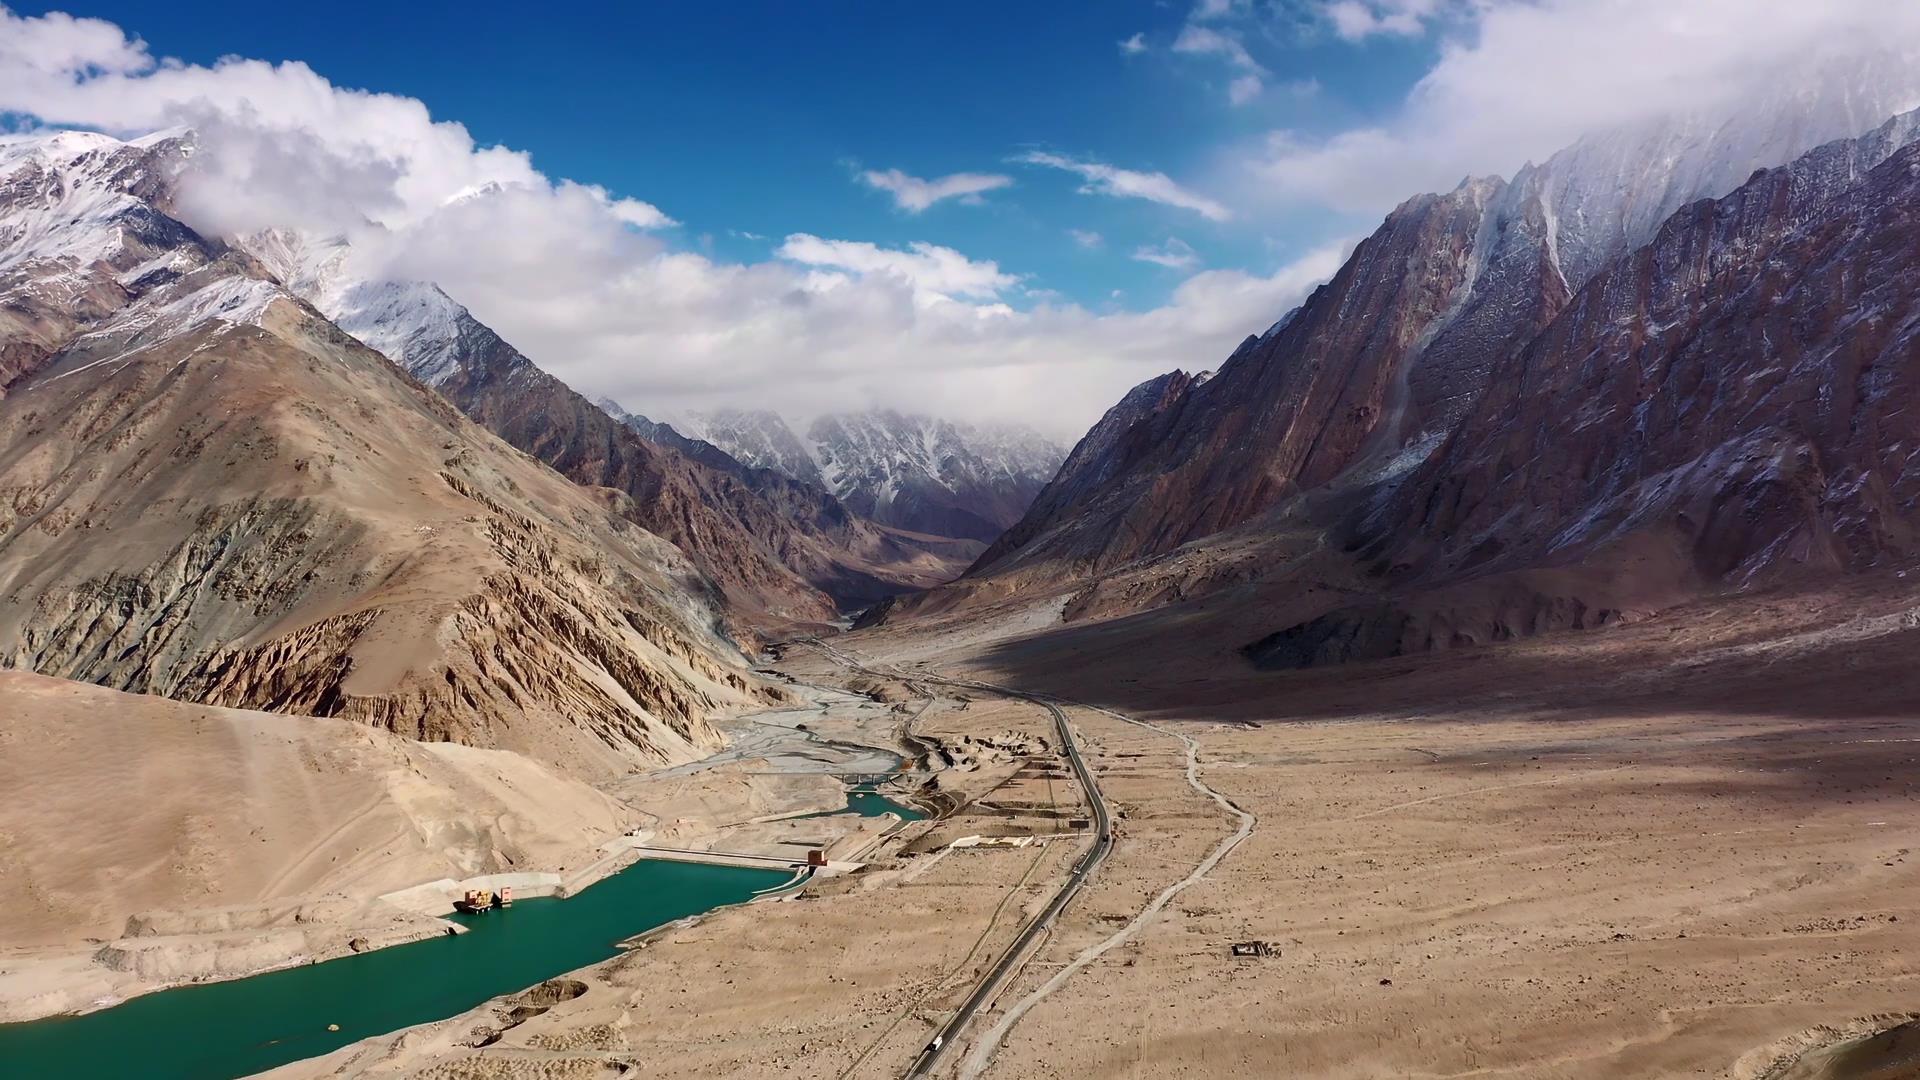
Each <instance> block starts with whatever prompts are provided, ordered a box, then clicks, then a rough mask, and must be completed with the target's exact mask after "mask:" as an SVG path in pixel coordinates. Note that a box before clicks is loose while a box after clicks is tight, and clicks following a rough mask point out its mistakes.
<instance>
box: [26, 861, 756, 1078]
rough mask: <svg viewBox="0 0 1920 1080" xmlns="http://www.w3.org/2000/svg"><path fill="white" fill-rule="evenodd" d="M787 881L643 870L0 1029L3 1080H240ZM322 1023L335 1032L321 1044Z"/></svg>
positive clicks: (590, 957) (675, 867) (542, 974)
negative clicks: (278, 967)
mask: <svg viewBox="0 0 1920 1080" xmlns="http://www.w3.org/2000/svg"><path fill="white" fill-rule="evenodd" d="M790 876H791V875H789V874H787V873H784V872H781V871H778V870H749V869H744V868H739V867H732V866H706V865H700V864H694V863H677V862H663V861H659V860H643V861H641V862H638V863H635V864H634V865H633V866H631V867H628V868H627V869H625V870H623V871H621V872H620V873H618V874H615V875H613V876H612V877H609V878H607V879H606V880H604V881H601V882H599V883H598V884H596V885H593V886H591V887H589V888H587V889H586V890H584V891H582V892H581V893H579V894H578V895H575V896H573V897H570V898H568V899H565V900H554V899H540V900H520V901H516V902H515V903H514V905H513V907H512V908H509V909H507V910H504V911H495V912H488V913H487V914H484V915H471V916H468V915H455V916H450V917H449V918H450V919H451V920H452V921H455V922H460V923H464V924H465V925H466V926H468V927H469V929H468V931H467V933H464V934H461V935H459V936H457V937H456V936H448V937H439V938H430V939H428V940H425V941H416V942H413V943H412V944H408V945H398V946H395V947H393V948H390V949H380V950H376V951H374V952H370V953H363V954H361V955H358V956H348V957H343V958H341V959H338V960H329V961H327V962H325V963H321V964H309V965H306V966H304V967H296V968H288V969H286V970H283V971H275V972H269V973H267V974H265V975H255V976H252V977H250V978H245V979H236V980H232V981H229V982H219V983H207V984H205V985H200V986H187V987H181V988H178V989H174V990H163V991H161V992H159V993H155V994H146V995H144V996H141V997H137V998H134V999H132V1000H131V1001H128V1002H126V1003H124V1004H121V1005H117V1006H115V1007H113V1008H111V1009H106V1010H103V1011H101V1012H96V1013H89V1014H87V1015H85V1016H69V1017H54V1018H52V1019H48V1020H36V1021H33V1022H31V1023H26V1024H4V1025H0V1077H9V1078H11V1077H23V1078H24V1077H43V1076H44V1077H52V1076H59V1077H101V1078H105V1077H114V1078H121V1077H141V1078H149V1080H218V1078H225V1077H235V1076H244V1075H247V1074H249V1073H254V1072H259V1071H261V1070H263V1069H270V1068H273V1067H274V1066H276V1065H284V1064H286V1063H287V1062H289V1061H298V1060H300V1059H301V1058H308V1057H315V1056H317V1055H320V1054H325V1053H328V1052H329V1051H332V1050H335V1049H338V1048H339V1047H342V1046H345V1045H347V1044H348V1043H350V1042H354V1041H357V1040H359V1039H364V1038H366V1037H368V1036H370V1035H379V1034H383V1033H385V1032H389V1031H394V1030H396V1029H399V1028H403V1027H408V1026H411V1025H413V1024H424V1023H427V1022H429V1021H434V1020H442V1019H445V1018H446V1017H449V1016H454V1015H457V1014H459V1013H462V1012H465V1011H466V1010H468V1009H471V1008H473V1007H474V1006H476V1005H478V1004H480V1003H481V1002H483V1001H486V1000H487V999H488V998H492V997H496V996H498V995H500V994H506V993H512V992H515V991H519V990H523V989H526V988H527V987H530V986H533V985H535V984H537V983H539V982H541V981H542V980H545V979H549V978H552V977H553V976H555V975H559V974H562V973H564V972H568V971H572V970H574V969H576V968H581V967H585V966H586V965H588V964H592V963H596V962H598V961H601V960H605V959H607V958H609V957H611V956H613V955H615V954H616V953H617V952H618V951H619V949H618V948H617V945H618V943H619V942H621V941H623V940H625V939H627V938H630V937H632V936H633V935H635V934H637V933H640V932H641V931H644V930H650V929H652V928H654V927H656V926H660V925H663V924H665V923H669V922H672V921H673V920H675V919H679V918H683V917H685V916H688V915H694V914H698V913H699V912H703V911H710V910H712V909H713V908H716V907H720V906H723V905H726V904H734V903H739V902H741V901H743V900H747V899H749V898H750V897H752V895H753V894H754V893H755V892H758V891H760V890H763V889H768V888H771V887H773V886H775V885H778V884H780V883H781V882H783V881H785V880H787V879H788V878H789V877H790ZM329 1024H338V1025H339V1027H340V1030H338V1031H328V1030H327V1025H329Z"/></svg>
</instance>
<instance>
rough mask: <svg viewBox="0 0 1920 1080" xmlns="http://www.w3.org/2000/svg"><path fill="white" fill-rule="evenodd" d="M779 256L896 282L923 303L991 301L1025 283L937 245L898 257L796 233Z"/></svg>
mask: <svg viewBox="0 0 1920 1080" xmlns="http://www.w3.org/2000/svg"><path fill="white" fill-rule="evenodd" d="M775 254H776V255H778V256H780V257H781V258H783V259H787V260H789V261H791V262H797V263H802V264H804V265H807V266H824V267H828V268H831V269H835V270H847V271H851V272H853V273H855V274H860V275H883V276H888V277H892V278H894V279H896V280H898V281H900V282H902V283H904V284H906V285H907V286H909V287H910V288H912V289H913V291H914V293H915V294H916V295H917V296H919V297H921V298H923V299H924V300H952V299H953V298H955V297H966V298H969V299H975V300H981V299H991V298H994V297H997V296H999V295H1000V293H1001V292H1003V291H1005V290H1006V289H1008V288H1011V287H1012V286H1013V285H1015V284H1017V283H1018V282H1019V280H1020V279H1019V278H1017V277H1015V276H1013V275H1012V274H1006V273H1002V272H1001V270H1000V267H999V265H998V264H996V263H992V262H975V261H973V260H972V259H969V258H967V257H966V256H965V255H962V254H960V253H959V252H957V251H955V250H953V249H952V248H947V247H940V246H939V245H937V244H926V243H916V244H912V245H910V246H909V248H908V250H906V251H899V250H895V249H892V248H883V247H880V246H878V245H876V244H869V243H867V242H865V241H862V240H822V239H821V238H819V237H817V236H810V235H808V234H806V233H795V234H793V235H792V236H789V237H787V239H786V242H785V243H783V244H781V245H780V250H779V251H777V252H775Z"/></svg>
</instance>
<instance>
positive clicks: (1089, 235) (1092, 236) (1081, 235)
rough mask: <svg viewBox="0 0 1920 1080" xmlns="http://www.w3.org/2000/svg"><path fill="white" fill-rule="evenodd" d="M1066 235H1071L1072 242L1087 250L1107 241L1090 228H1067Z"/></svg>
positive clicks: (1098, 246)
mask: <svg viewBox="0 0 1920 1080" xmlns="http://www.w3.org/2000/svg"><path fill="white" fill-rule="evenodd" d="M1067 235H1068V236H1071V237H1073V242H1074V243H1076V244H1079V245H1080V246H1081V247H1083V248H1086V249H1087V250H1088V251H1093V250H1096V249H1098V248H1100V247H1102V246H1103V245H1105V244H1106V242H1107V240H1106V238H1105V237H1103V236H1101V235H1100V234H1099V233H1097V232H1094V231H1093V230H1091V229H1068V230H1067Z"/></svg>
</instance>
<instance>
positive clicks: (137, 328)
mask: <svg viewBox="0 0 1920 1080" xmlns="http://www.w3.org/2000/svg"><path fill="white" fill-rule="evenodd" d="M4 145H5V152H6V155H7V156H6V158H5V159H4V160H5V162H6V172H4V173H0V222H4V224H0V236H3V237H5V238H6V240H5V242H6V247H5V249H4V250H3V251H0V265H4V266H5V267H7V270H8V273H9V275H10V276H9V278H8V284H7V288H8V291H7V293H6V294H5V303H4V311H5V312H6V317H7V318H8V319H9V320H10V321H9V323H8V325H7V340H8V341H10V342H17V341H21V340H25V339H26V334H27V333H28V332H30V333H31V334H32V335H33V337H32V341H33V342H34V346H33V351H32V352H25V351H19V352H16V353H15V354H14V355H16V356H31V355H34V354H36V353H37V354H38V355H39V359H38V360H35V361H32V362H30V363H26V364H22V365H20V366H19V368H18V372H17V374H16V376H15V377H14V379H13V382H12V385H11V386H10V388H9V389H8V392H7V396H6V397H5V398H4V399H0V665H4V666H8V667H15V668H22V669H28V670H33V671H38V672H41V673H44V674H49V675H55V676H59V677H64V678H72V679H79V680H83V681H88V682H96V683H100V684H102V685H106V686H110V687H113V688H116V689H123V690H131V691H136V692H142V693H154V694H161V695H165V696H168V697H174V698H179V699H182V700H187V701H195V702H202V703H207V704H215V705H226V706H234V707H243V708H257V709H267V710H273V711H282V712H295V713H302V714H309V715H318V716H340V717H345V718H351V719H357V720H362V721H365V722H367V723H371V724H374V725H376V726H380V727H385V728H388V729H390V730H393V731H396V732H399V733H402V734H406V735H409V736H413V737H417V738H425V739H432V740H451V741H458V742H464V743H468V744H471V745H475V746H488V747H493V746H497V747H502V748H507V749H515V750H520V751H523V752H526V753H528V754H531V755H533V756H535V757H539V758H542V759H544V760H547V761H552V762H556V763H559V764H561V765H563V766H566V767H568V768H573V769H578V770H581V771H582V772H584V773H585V774H589V775H592V774H606V773H618V772H624V771H627V770H628V769H631V768H634V767H638V766H642V765H648V764H655V763H659V762H664V761H673V760H682V759H685V758H688V757H691V756H697V755H698V754H699V753H701V752H703V751H704V750H705V749H706V748H708V747H711V746H713V745H714V744H715V743H716V741H717V736H716V735H715V733H714V731H713V729H712V728H711V727H710V726H709V725H708V722H707V717H708V716H709V715H710V714H711V713H712V712H713V711H714V710H715V709H718V708H721V707H725V706H729V705H735V704H741V703H744V702H747V701H751V700H755V699H758V698H761V697H763V696H764V695H765V694H766V693H769V691H766V690H764V689H763V688H762V687H761V686H760V684H759V683H758V682H757V681H756V680H755V679H754V678H753V676H751V674H750V673H749V672H748V671H747V670H746V668H745V666H744V661H743V658H742V657H741V656H740V655H739V652H738V650H737V649H736V648H735V647H734V646H733V644H732V643H731V642H729V641H727V640H726V639H725V638H724V637H723V636H721V634H720V632H719V630H718V626H719V619H718V617H717V614H716V612H715V610H714V609H713V607H712V606H711V604H710V602H709V600H710V598H709V596H708V594H707V586H706V585H705V584H704V582H703V579H702V578H701V576H700V575H699V574H698V572H697V571H696V570H695V569H694V568H693V567H692V566H691V565H689V564H688V562H687V561H686V559H685V558H684V557H683V556H682V555H681V554H680V553H679V552H678V551H677V550H675V549H674V547H673V546H672V545H670V544H668V543H666V542H664V541H662V540H660V539H659V538H657V537H655V536H653V535H651V534H649V533H647V532H646V531H644V530H643V529H641V528H639V527H638V526H636V525H634V524H632V523H631V521H630V520H629V518H630V517H631V516H632V514H631V511H630V510H628V509H627V507H628V504H629V502H630V500H629V499H628V498H627V497H626V496H623V495H621V494H619V493H615V492H610V491H605V490H601V491H593V490H589V489H584V488H580V487H578V486H576V485H574V484H572V483H570V482H568V481H567V480H565V479H564V478H563V477H561V476H559V475H557V474H556V473H554V472H553V471H552V470H550V469H548V468H547V467H545V466H544V465H541V464H539V463H538V462H535V461H533V460H532V459H530V458H528V457H526V456H525V455H523V454H521V453H519V452H518V451H516V450H514V449H512V448H511V447H509V446H507V445H506V444H505V443H503V442H501V441H500V440H499V439H498V438H497V437H495V436H494V435H492V434H490V433H488V432H486V431H485V430H483V429H481V428H479V427H477V426H476V425H474V424H473V423H471V422H469V421H468V420H466V419H465V418H464V417H462V416H461V415H460V414H459V413H458V412H457V411H456V410H454V409H453V408H452V407H450V406H449V405H448V404H447V403H446V402H445V401H444V400H443V399H441V398H440V397H439V396H437V395H435V394H434V393H433V392H431V391H430V390H427V389H426V388H425V387H423V386H421V385H420V384H419V383H418V382H417V381H415V380H413V379H412V378H410V377H409V376H408V375H406V374H405V373H404V372H402V371H400V370H399V369H398V368H396V367H394V366H393V365H392V364H391V363H390V362H389V361H388V360H387V359H386V358H384V357H383V356H381V355H380V354H378V353H376V352H374V351H373V350H371V349H369V348H367V347H365V346H364V345H362V344H361V343H359V342H358V341H356V340H355V339H354V338H353V337H351V336H349V335H347V334H346V333H344V332H342V331H341V330H340V329H339V328H337V327H335V326H334V325H333V324H331V323H329V322H328V321H326V320H325V319H324V318H322V317H321V316H320V315H319V313H317V312H316V311H314V310H313V309H312V308H311V307H309V306H307V305H306V304H304V303H303V302H301V301H300V300H299V299H297V298H295V297H294V296H292V295H290V294H289V293H287V292H286V291H285V290H284V289H282V288H281V287H280V286H279V285H278V284H277V283H275V282H274V281H273V280H272V279H271V278H270V277H269V276H268V274H267V272H266V271H265V270H264V269H263V268H262V267H261V266H260V265H259V264H258V263H256V262H255V261H254V260H252V259H251V258H249V257H248V256H246V255H244V254H241V253H239V252H235V251H232V250H229V249H227V248H225V247H224V246H223V245H221V244H219V243H218V242H216V241H209V240H206V239H204V238H202V237H200V236H198V235H197V234H195V233H194V232H193V231H192V230H191V229H188V228H187V227H186V226H184V225H182V224H180V223H179V222H177V221H174V220H172V219H171V218H168V217H167V216H166V215H165V213H164V212H163V211H162V210H161V209H160V208H159V207H158V206H156V205H154V204H153V203H150V202H147V201H146V200H145V197H144V195H143V194H142V193H143V192H146V191H147V190H149V189H148V187H147V183H148V180H149V178H150V177H151V176H152V175H153V174H154V172H155V171H157V170H159V169H162V168H163V167H164V165H165V162H164V161H163V160H157V158H158V156H159V155H165V154H169V153H174V152H178V145H179V144H178V143H177V142H175V141H171V140H160V141H152V142H145V143H140V144H122V143H118V142H116V141H114V140H111V139H106V138H104V137H100V136H73V135H60V136H52V137H38V138H29V139H11V140H8V141H7V142H6V143H5V144H4ZM76 207H82V208H85V210H86V213H87V214H90V215H91V216H87V217H82V219H81V220H80V221H78V222H76V221H74V219H73V214H74V213H75V211H76ZM61 218H64V221H63V225H64V228H63V229H62V230H60V232H59V235H60V236H61V238H62V240H63V241H64V243H65V245H66V246H65V247H62V248H58V249H52V250H49V249H48V248H47V247H46V246H45V245H44V244H39V241H38V238H39V237H41V236H43V235H45V234H44V233H43V232H41V231H39V228H38V223H40V222H42V221H45V220H49V219H61ZM128 222H132V223H135V224H136V225H137V226H138V228H137V229H130V228H128V227H126V223H128ZM83 242H84V244H85V245H91V246H84V245H83ZM36 245H38V246H36ZM75 295H79V296H84V297H86V298H88V304H87V305H80V306H75V305H66V304H64V302H63V301H61V300H60V299H59V298H61V297H70V296H75ZM49 297H52V298H54V299H51V300H49V299H47V298H49ZM49 312H51V313H52V314H48V313H49ZM62 314H64V315H65V317H64V318H59V317H56V316H60V315H62ZM22 324H27V325H28V328H29V329H28V331H26V332H23V331H22V330H21V329H20V326H21V325H22Z"/></svg>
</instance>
